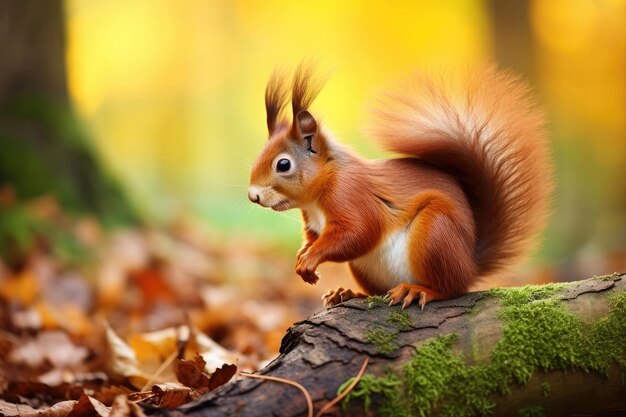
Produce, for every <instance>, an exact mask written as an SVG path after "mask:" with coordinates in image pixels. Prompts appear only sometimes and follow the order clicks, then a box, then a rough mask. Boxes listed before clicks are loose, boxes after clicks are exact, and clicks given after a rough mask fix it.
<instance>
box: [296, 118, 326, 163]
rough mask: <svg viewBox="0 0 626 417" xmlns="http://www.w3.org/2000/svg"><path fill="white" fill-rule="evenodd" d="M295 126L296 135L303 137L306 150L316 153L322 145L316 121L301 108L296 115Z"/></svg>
mask: <svg viewBox="0 0 626 417" xmlns="http://www.w3.org/2000/svg"><path fill="white" fill-rule="evenodd" d="M296 128H297V133H298V136H299V137H300V138H302V139H304V141H305V143H306V146H307V150H308V151H310V152H313V153H317V152H318V151H319V150H320V148H321V147H322V145H323V144H322V143H321V138H319V135H318V134H317V130H318V128H317V122H316V121H315V118H314V117H313V115H312V114H311V113H309V112H308V111H307V110H301V111H299V112H298V114H297V115H296Z"/></svg>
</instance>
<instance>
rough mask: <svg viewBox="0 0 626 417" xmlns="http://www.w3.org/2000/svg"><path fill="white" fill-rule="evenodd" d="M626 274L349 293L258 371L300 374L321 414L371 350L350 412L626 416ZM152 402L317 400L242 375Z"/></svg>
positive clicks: (210, 405) (203, 406) (207, 411)
mask: <svg viewBox="0 0 626 417" xmlns="http://www.w3.org/2000/svg"><path fill="white" fill-rule="evenodd" d="M625 278H626V275H621V276H620V275H617V274H615V275H613V276H607V277H594V278H592V279H589V280H585V281H580V282H572V283H568V284H555V285H552V286H536V287H523V288H514V289H498V290H493V291H491V292H482V293H470V294H467V295H465V296H463V297H460V298H457V299H454V300H448V301H442V302H431V303H429V304H428V305H427V306H426V308H425V309H424V310H423V311H421V310H420V309H419V308H418V307H417V306H415V305H413V306H411V307H409V308H407V309H406V310H401V309H400V308H399V307H398V306H394V307H388V306H387V305H386V304H384V303H383V302H382V301H381V300H380V298H370V299H368V300H364V299H359V300H350V301H348V302H345V303H342V304H340V305H338V306H336V307H333V308H330V309H326V310H323V311H320V312H319V313H317V314H315V315H313V316H311V317H309V318H308V319H306V320H304V321H302V322H299V323H296V324H295V325H294V326H293V327H291V328H290V329H289V330H288V331H287V334H286V335H285V337H284V339H283V342H282V346H281V351H280V352H281V353H280V356H279V357H278V358H276V359H275V360H274V361H273V362H272V363H270V364H269V365H268V366H267V367H265V368H264V369H262V370H261V371H259V372H258V374H261V375H271V376H277V377H281V378H286V379H289V380H292V381H296V382H299V383H300V384H302V385H303V386H304V387H306V389H307V390H308V391H309V393H310V395H311V397H312V399H313V404H314V409H315V412H317V411H318V410H320V409H321V407H322V406H323V405H324V404H326V403H327V402H328V401H330V400H332V399H333V398H334V397H335V396H336V395H337V390H338V388H339V387H340V386H341V385H342V384H344V382H346V381H347V380H349V379H350V378H351V377H354V376H355V375H356V374H357V373H358V371H359V369H360V367H361V366H362V364H363V362H364V360H365V358H369V365H368V366H367V369H366V374H365V376H364V378H363V379H362V380H361V381H360V382H359V384H358V385H357V386H356V387H355V389H354V390H353V391H352V393H351V395H352V399H351V400H350V402H349V404H348V405H347V411H344V412H343V414H344V415H350V416H354V415H402V416H403V415H407V416H408V415H481V414H487V413H489V414H490V415H495V416H517V415H521V416H535V415H558V416H562V415H566V416H567V415H576V416H589V415H607V416H608V415H624V414H623V413H624V412H626V385H625V384H624V381H625V379H624V377H625V376H626V372H624V371H625V369H624V368H626V366H625V365H626V356H625V354H626V279H625ZM618 364H621V365H622V369H621V371H620V367H619V366H618ZM365 401H367V402H370V404H368V406H369V410H370V411H369V414H368V413H366V411H365V407H364V406H365V404H364V403H365ZM151 411H152V412H154V413H156V414H163V415H172V416H211V417H215V416H246V417H251V416H268V415H273V416H305V415H307V406H306V401H305V397H304V396H303V394H302V393H301V392H300V391H298V390H297V389H295V388H293V387H291V386H289V385H284V384H282V383H278V382H274V381H261V380H257V379H248V378H243V377H241V378H239V379H237V380H234V381H231V382H230V383H228V384H227V385H225V386H223V387H221V388H220V389H218V390H216V391H214V392H212V393H209V394H208V395H206V396H204V397H202V398H201V399H199V400H198V401H196V402H195V403H192V404H188V405H186V406H183V407H181V408H179V409H177V410H170V411H169V412H168V413H165V412H164V411H158V410H151ZM335 411H337V412H338V411H339V407H335ZM620 413H622V414H620Z"/></svg>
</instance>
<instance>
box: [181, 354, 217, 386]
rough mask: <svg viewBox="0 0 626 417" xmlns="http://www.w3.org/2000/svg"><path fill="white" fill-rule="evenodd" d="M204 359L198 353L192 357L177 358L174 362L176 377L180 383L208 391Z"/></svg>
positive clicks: (207, 377)
mask: <svg viewBox="0 0 626 417" xmlns="http://www.w3.org/2000/svg"><path fill="white" fill-rule="evenodd" d="M205 366H206V361H205V360H204V359H203V358H202V356H201V355H200V354H199V353H196V356H195V357H194V358H193V359H188V360H187V359H177V360H176V362H175V363H174V370H175V372H176V378H178V381H180V383H181V384H183V385H186V386H188V387H189V388H193V389H195V390H198V391H201V392H208V388H209V376H208V375H207V374H206V373H205V372H204V367H205Z"/></svg>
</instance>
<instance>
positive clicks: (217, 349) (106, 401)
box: [0, 196, 554, 417]
mask: <svg viewBox="0 0 626 417" xmlns="http://www.w3.org/2000/svg"><path fill="white" fill-rule="evenodd" d="M0 197H2V196H0ZM0 212H1V213H0V214H1V215H2V221H1V222H0V243H1V246H0V250H1V252H0V253H2V258H0V414H3V415H6V416H15V415H39V416H56V417H63V416H69V415H71V416H109V415H110V416H127V415H142V410H141V408H140V407H138V405H137V404H140V403H142V404H149V405H151V406H155V407H163V408H173V407H176V406H179V405H181V404H184V403H186V402H189V401H191V400H193V399H195V398H197V397H199V396H200V395H202V394H204V393H206V392H208V391H210V390H212V389H215V388H216V387H218V386H220V385H222V384H224V383H226V382H227V381H228V380H230V379H231V378H232V377H237V375H238V373H239V372H242V371H246V372H251V371H255V370H258V369H260V368H262V367H263V366H265V365H266V364H267V363H269V362H270V361H271V360H272V359H273V358H275V357H276V355H277V354H278V349H279V346H280V342H281V339H282V337H283V335H284V334H285V331H286V329H287V328H288V327H289V326H291V325H292V324H293V323H294V322H297V321H299V320H303V319H305V318H306V317H308V316H309V315H311V314H312V313H314V312H315V311H318V310H320V309H321V308H322V304H321V300H320V297H321V295H322V294H323V293H324V292H325V291H327V290H328V289H329V288H332V287H336V286H354V284H352V283H351V282H350V278H349V275H348V273H347V270H346V268H345V266H343V265H335V264H330V265H324V266H322V267H321V268H320V273H321V275H322V279H321V281H320V284H319V285H318V286H310V285H308V284H305V283H304V282H303V281H302V280H301V279H300V278H299V277H298V276H297V275H296V274H295V273H294V272H293V260H292V259H290V258H289V257H286V256H285V254H284V252H282V251H278V250H276V248H272V247H271V246H268V245H265V244H264V243H263V242H251V241H250V240H249V239H244V238H241V237H230V238H227V239H225V238H224V237H223V235H221V234H218V233H216V232H214V231H211V230H210V229H209V228H207V227H206V226H205V225H204V224H203V223H202V222H200V221H198V220H196V219H193V218H191V217H187V218H180V219H178V220H177V221H175V222H172V223H171V224H170V225H168V226H166V227H159V228H154V227H136V228H126V229H117V230H113V231H110V230H105V229H104V228H103V227H102V226H101V225H100V224H99V223H98V222H97V221H96V220H95V219H93V218H72V217H70V216H67V215H66V214H65V213H63V212H62V211H61V210H60V209H59V206H58V205H57V204H56V202H55V201H54V200H53V199H50V198H43V199H39V200H36V201H33V202H30V203H28V204H18V203H16V202H15V201H12V199H11V198H6V196H4V197H2V198H0ZM296 249H297V248H294V250H293V252H294V253H295V251H296ZM553 279H554V277H553V276H552V275H551V274H550V273H547V272H544V273H537V272H535V273H533V274H532V275H527V276H522V277H521V278H519V280H520V281H517V282H516V281H497V282H494V281H491V282H490V283H489V286H505V285H515V284H520V283H543V282H548V281H551V280H553ZM485 286H486V285H483V286H482V288H484V287H485ZM477 289H478V288H477Z"/></svg>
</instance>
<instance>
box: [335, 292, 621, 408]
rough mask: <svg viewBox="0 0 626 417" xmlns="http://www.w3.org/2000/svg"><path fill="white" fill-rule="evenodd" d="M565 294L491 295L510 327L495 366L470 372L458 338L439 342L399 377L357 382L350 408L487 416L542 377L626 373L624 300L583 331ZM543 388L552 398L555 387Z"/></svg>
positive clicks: (615, 300) (422, 350)
mask: <svg viewBox="0 0 626 417" xmlns="http://www.w3.org/2000/svg"><path fill="white" fill-rule="evenodd" d="M564 286H566V284H556V285H549V286H533V287H522V288H513V289H503V290H493V291H492V292H491V294H492V295H494V296H496V297H498V298H500V299H501V301H502V309H501V312H500V317H501V318H502V320H503V322H504V326H503V330H502V338H501V340H500V341H499V342H498V344H497V345H496V346H495V347H494V349H493V351H492V355H491V360H490V362H488V363H484V364H477V365H473V366H468V365H467V364H466V362H465V360H464V358H463V356H462V355H461V354H457V353H454V351H453V349H452V348H453V346H454V344H455V343H456V340H457V336H456V335H446V336H440V337H437V338H434V339H431V340H429V341H427V342H426V343H424V344H423V345H421V346H420V347H419V348H418V349H417V351H416V353H415V354H414V355H413V357H412V359H411V360H410V361H409V362H408V363H406V364H405V365H404V366H403V367H402V368H401V369H400V370H397V371H396V374H395V375H394V376H393V377H392V376H390V375H386V376H385V377H383V378H377V377H374V376H371V375H370V376H368V380H367V381H368V382H367V383H366V384H363V385H362V384H361V382H359V384H358V385H357V388H358V391H357V393H358V395H357V394H354V395H348V396H347V397H346V399H345V401H346V402H349V401H350V400H352V399H355V398H362V399H363V401H364V402H365V401H367V404H368V406H369V405H370V404H371V403H372V401H373V397H374V396H375V395H378V396H380V397H381V398H380V400H381V401H382V405H381V408H380V409H379V413H378V414H380V415H382V416H426V415H430V414H431V413H435V414H438V415H443V416H460V417H463V416H475V415H488V414H490V412H491V411H492V409H493V407H494V406H495V404H494V403H492V402H491V400H490V398H491V397H492V396H493V395H494V394H498V393H500V394H507V393H509V392H510V387H511V386H513V385H514V384H521V385H524V384H526V383H527V382H528V381H529V379H530V378H531V376H532V375H533V373H534V372H535V371H537V370H543V371H551V370H556V369H562V370H578V371H586V372H588V371H594V372H597V373H600V374H602V375H607V373H608V371H609V369H610V367H611V365H612V364H613V363H618V364H620V365H621V366H622V369H623V370H624V371H625V372H626V360H625V359H624V358H625V354H626V320H624V317H626V293H621V294H615V295H613V296H611V297H609V302H610V306H611V308H610V312H609V314H608V315H607V316H606V317H604V318H601V319H599V320H597V321H595V322H593V323H592V324H585V323H583V321H582V320H580V319H579V318H577V317H575V316H574V315H573V314H572V313H571V312H569V310H567V308H566V307H565V305H564V304H563V303H562V302H561V301H560V300H558V299H556V298H552V296H553V295H554V294H555V293H556V292H557V291H558V290H559V289H561V288H563V287H564ZM375 334H376V336H377V337H376V338H374V337H373V338H372V339H373V340H374V339H376V340H378V343H379V344H382V345H383V346H386V343H392V342H391V341H390V340H389V339H385V338H384V337H383V336H386V335H388V333H385V332H384V331H382V330H381V329H378V332H376V333H375ZM368 340H369V337H368ZM383 342H385V343H383ZM372 343H374V342H372ZM381 351H382V349H381ZM391 382H393V384H392V383H391ZM381 386H385V387H387V388H388V389H387V390H382V389H381V388H380V387H381ZM541 387H542V392H543V395H544V396H547V395H548V394H549V391H550V387H549V385H548V384H547V383H544V384H542V386H541ZM366 399H367V400H366ZM543 414H544V410H543V408H542V407H537V406H535V407H528V408H526V409H523V410H520V415H525V416H536V415H537V416H538V415H543Z"/></svg>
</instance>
